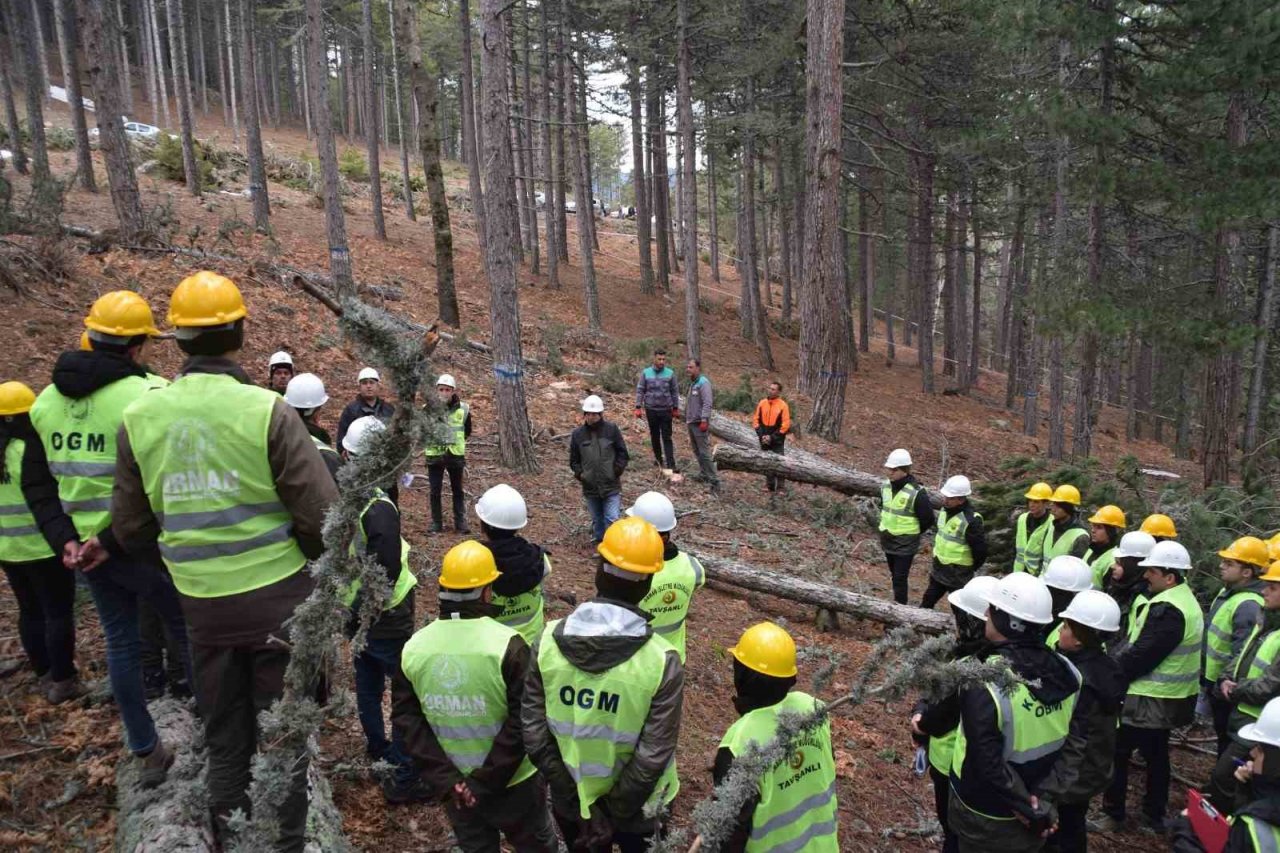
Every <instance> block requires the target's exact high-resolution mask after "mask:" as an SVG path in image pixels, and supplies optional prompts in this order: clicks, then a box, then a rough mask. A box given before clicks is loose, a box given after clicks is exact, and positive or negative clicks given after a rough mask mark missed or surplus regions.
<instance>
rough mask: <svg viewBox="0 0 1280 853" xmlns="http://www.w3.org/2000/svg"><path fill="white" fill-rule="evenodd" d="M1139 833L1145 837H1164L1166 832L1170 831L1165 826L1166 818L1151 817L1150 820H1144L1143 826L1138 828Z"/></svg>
mask: <svg viewBox="0 0 1280 853" xmlns="http://www.w3.org/2000/svg"><path fill="white" fill-rule="evenodd" d="M1138 831H1139V832H1141V833H1142V834H1143V835H1164V834H1165V833H1166V832H1168V831H1169V829H1168V827H1167V826H1165V822H1164V818H1162V817H1157V818H1150V817H1149V818H1144V819H1143V821H1142V826H1140V827H1139V828H1138Z"/></svg>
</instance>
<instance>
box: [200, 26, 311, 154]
mask: <svg viewBox="0 0 1280 853" xmlns="http://www.w3.org/2000/svg"><path fill="white" fill-rule="evenodd" d="M224 43H225V42H224V38H223V34H222V15H221V14H220V13H219V12H218V10H217V9H216V8H215V9H214V12H213V50H214V58H215V59H216V60H217V61H216V63H215V64H216V66H217V67H216V70H217V73H218V99H219V100H220V101H222V123H223V124H225V125H226V126H227V127H231V93H230V92H229V91H228V87H227V56H226V53H224V52H223V50H222V45H223V44H224ZM293 49H294V53H295V54H296V53H297V50H298V46H297V44H295V45H294V46H293ZM298 64H299V65H302V63H301V62H299V63H298ZM307 138H308V139H309V138H311V126H310V125H309V124H308V126H307Z"/></svg>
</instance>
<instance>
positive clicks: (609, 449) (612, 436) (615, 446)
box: [569, 418, 631, 498]
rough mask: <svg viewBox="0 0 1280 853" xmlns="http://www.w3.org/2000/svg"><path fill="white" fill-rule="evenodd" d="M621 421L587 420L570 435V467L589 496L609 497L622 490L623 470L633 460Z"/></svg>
mask: <svg viewBox="0 0 1280 853" xmlns="http://www.w3.org/2000/svg"><path fill="white" fill-rule="evenodd" d="M630 458H631V457H630V456H629V455H628V454H627V443H626V441H624V440H623V438H622V430H620V429H618V425H617V424H615V423H612V422H610V421H606V420H605V419H604V418H601V419H600V421H599V423H595V424H585V423H584V424H583V425H582V426H580V427H578V428H577V429H575V430H574V431H573V435H571V436H570V437H569V468H570V470H572V471H573V476H574V477H576V478H577V480H578V482H579V483H581V484H582V494H584V495H586V496H587V497H589V498H607V497H609V495H616V494H617V493H618V492H620V491H622V472H623V471H625V470H627V462H628V461H629V460H630Z"/></svg>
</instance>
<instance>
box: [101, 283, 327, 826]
mask: <svg viewBox="0 0 1280 853" xmlns="http://www.w3.org/2000/svg"><path fill="white" fill-rule="evenodd" d="M247 314H248V311H247V309H246V308H245V304H244V299H243V298H242V297H241V295H240V290H239V289H238V288H237V287H236V285H235V283H234V282H232V281H231V279H229V278H225V277H223V276H221V275H218V274H217V273H214V272H209V271H207V270H206V271H201V272H197V273H195V274H194V275H191V276H188V277H187V278H185V279H183V280H182V282H180V283H179V284H178V286H177V287H176V288H175V289H174V291H173V296H172V298H171V299H170V301H169V322H170V323H171V324H172V325H173V326H175V327H176V337H177V341H178V346H179V347H181V348H182V351H183V352H184V353H186V354H187V356H188V358H187V360H186V362H185V363H184V364H183V366H182V369H181V371H180V372H179V374H178V378H177V379H175V380H174V382H173V384H172V385H170V386H169V387H167V388H163V389H160V390H158V391H153V392H151V393H148V394H144V395H142V396H140V397H138V398H137V399H136V400H135V401H134V402H133V403H132V404H131V405H130V406H129V407H128V408H127V409H126V410H125V412H124V426H123V428H122V429H121V431H120V433H119V435H118V437H117V442H118V446H119V455H120V460H119V464H118V465H117V467H116V482H115V491H114V494H113V496H112V505H111V509H112V528H111V534H112V536H111V538H110V540H108V538H107V537H103V538H102V541H101V543H100V546H101V547H105V548H106V550H108V551H110V552H112V553H114V549H115V548H118V547H122V548H125V549H127V550H128V552H130V553H133V552H136V551H137V550H138V549H140V548H146V547H148V546H154V545H155V544H157V541H158V544H159V548H160V553H161V554H162V555H163V557H164V561H165V564H166V565H167V566H168V567H169V571H170V573H172V575H173V580H174V583H175V584H176V585H177V588H178V592H179V593H180V594H181V596H182V609H183V611H184V612H185V614H186V618H187V623H188V624H189V625H190V628H191V649H192V658H193V661H194V664H195V682H194V683H195V685H196V691H195V692H196V696H197V700H198V701H199V703H200V712H201V716H202V717H203V718H204V726H205V743H206V747H207V749H208V752H209V771H208V782H207V785H208V792H209V806H210V809H211V810H212V812H213V814H214V818H215V820H214V827H215V832H216V833H217V834H218V835H219V836H221V837H222V838H223V839H224V843H225V839H226V836H227V835H228V832H229V830H228V827H227V819H228V818H229V816H230V814H231V812H232V811H233V810H235V809H243V810H244V811H245V812H246V813H248V811H249V808H250V804H249V796H248V790H247V789H248V785H249V767H250V763H251V761H252V759H253V755H254V752H255V751H256V750H257V744H258V732H257V716H258V712H259V711H261V710H262V709H264V708H267V707H269V706H270V705H271V703H272V702H274V701H275V700H276V699H278V698H280V696H281V695H282V693H283V692H284V673H285V668H286V667H287V666H288V663H289V654H290V647H289V645H288V644H287V643H286V642H282V641H283V640H284V638H285V637H287V636H288V635H287V632H286V629H285V627H284V622H285V620H286V619H288V618H289V617H290V616H292V615H293V611H294V609H295V608H296V607H297V606H298V605H299V604H301V603H302V602H303V601H305V600H306V598H307V597H308V596H309V595H310V594H311V591H312V588H313V587H314V581H313V580H312V578H311V575H310V573H308V572H306V571H303V569H304V568H305V566H306V562H307V560H308V559H314V558H316V557H319V556H320V554H321V552H322V551H323V549H324V546H323V544H322V542H321V528H322V527H323V525H324V516H325V512H326V510H328V508H329V505H330V504H331V503H333V502H334V501H335V500H336V499H337V497H338V491H337V487H336V486H335V485H334V482H333V478H332V477H330V476H329V472H328V471H327V470H326V468H325V466H324V461H323V460H322V459H321V458H320V453H319V451H317V450H316V447H315V444H314V443H313V442H312V441H311V436H310V435H308V434H307V430H306V427H305V426H303V424H302V421H301V420H300V419H299V418H298V415H297V413H296V412H294V411H293V409H292V408H290V406H289V404H288V403H286V402H285V401H284V398H283V397H281V396H279V395H278V394H276V393H274V392H272V391H269V390H267V389H265V388H260V387H258V386H257V385H254V384H253V382H252V380H251V379H250V378H249V376H248V374H246V373H245V371H244V369H243V368H242V367H241V366H240V364H239V363H238V362H237V361H236V354H237V353H238V352H239V351H240V349H241V348H242V347H243V345H244V332H245V316H246V315H247ZM213 401H216V405H212V404H211V402H213ZM90 578H92V573H91V574H90ZM306 781H307V763H306V762H305V761H303V762H300V763H299V764H297V765H295V767H294V772H293V777H292V780H291V784H290V789H289V793H288V795H287V797H286V798H285V801H284V803H283V805H282V806H281V809H280V812H279V814H278V817H279V826H280V829H279V833H280V835H279V837H278V839H277V841H276V846H277V848H278V849H281V850H301V849H302V847H303V843H304V840H305V827H306V815H307V785H306Z"/></svg>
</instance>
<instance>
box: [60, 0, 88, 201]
mask: <svg viewBox="0 0 1280 853" xmlns="http://www.w3.org/2000/svg"><path fill="white" fill-rule="evenodd" d="M71 2H72V0H53V20H54V26H55V28H56V29H57V32H58V56H59V58H60V59H61V60H62V85H63V86H64V87H65V88H66V90H67V106H68V107H69V108H70V110H71V127H72V130H73V131H74V133H75V137H76V174H77V175H78V176H79V178H80V186H82V187H84V188H85V189H86V190H88V191H89V192H91V193H96V192H97V191H98V183H97V181H96V180H94V176H93V153H92V152H91V151H90V149H89V126H88V124H87V123H86V121H85V116H84V100H83V96H82V94H81V92H80V60H79V57H78V56H77V52H76V47H77V39H76V35H77V33H76V26H75V15H74V13H73V12H72V11H71Z"/></svg>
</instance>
